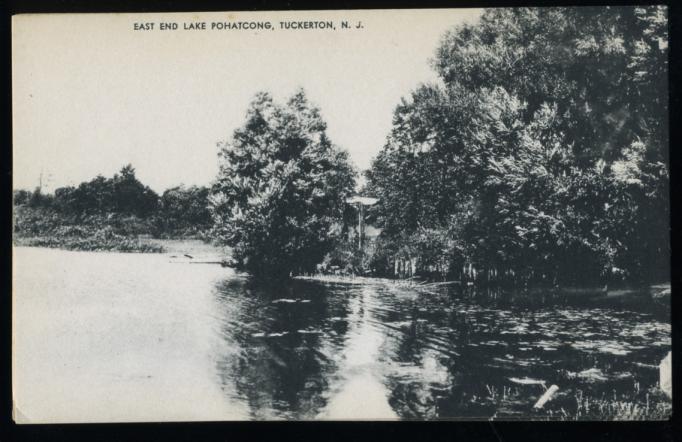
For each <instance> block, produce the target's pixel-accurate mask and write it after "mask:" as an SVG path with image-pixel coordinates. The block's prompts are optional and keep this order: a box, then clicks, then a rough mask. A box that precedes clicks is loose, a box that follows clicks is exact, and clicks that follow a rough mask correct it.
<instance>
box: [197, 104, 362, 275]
mask: <svg viewBox="0 0 682 442" xmlns="http://www.w3.org/2000/svg"><path fill="white" fill-rule="evenodd" d="M219 146H220V148H221V149H220V153H219V158H220V170H219V174H218V178H217V180H216V182H215V184H214V185H213V188H212V194H211V197H210V199H211V210H212V213H213V217H214V222H215V224H214V226H215V227H214V233H215V235H216V237H217V239H218V240H219V241H221V242H222V243H224V244H226V245H229V246H231V247H232V249H233V255H234V258H235V259H236V260H237V263H238V264H239V265H240V267H242V268H243V269H245V270H247V271H249V272H251V273H252V274H257V275H259V276H263V277H271V278H277V277H282V276H286V275H288V274H290V273H291V272H303V271H312V270H314V267H315V264H317V263H319V262H320V261H321V260H322V258H323V257H324V255H325V253H326V252H327V251H328V250H330V248H331V247H332V245H333V243H334V241H335V240H336V239H337V238H338V236H339V235H340V232H341V219H342V216H343V208H344V201H345V198H346V196H348V195H349V194H350V192H352V190H353V187H354V180H355V173H354V171H353V169H352V167H351V164H350V162H349V159H348V155H347V153H346V152H345V151H343V150H341V149H339V148H337V147H336V146H334V145H333V144H332V143H331V141H330V140H329V138H328V137H327V134H326V124H325V122H324V121H323V120H322V117H321V116H320V113H319V110H318V109H317V108H316V107H314V106H312V105H311V104H310V103H309V102H308V100H307V98H306V96H305V93H304V92H303V91H302V90H300V91H298V92H297V93H296V94H294V95H293V96H292V97H291V98H290V99H289V100H288V101H287V103H286V104H285V105H278V104H276V103H275V102H274V101H273V99H272V97H271V96H270V95H269V94H267V93H259V94H257V95H256V97H255V98H254V100H253V101H252V103H251V105H250V106H249V109H248V111H247V117H246V122H245V123H244V125H243V126H242V127H241V128H239V129H237V130H236V131H235V132H234V134H233V136H232V138H231V139H230V140H229V141H228V142H226V143H221V144H219Z"/></svg>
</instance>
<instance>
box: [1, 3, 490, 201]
mask: <svg viewBox="0 0 682 442" xmlns="http://www.w3.org/2000/svg"><path fill="white" fill-rule="evenodd" d="M480 14H481V10H476V9H441V10H401V11H398V10H394V11H300V12H239V13H220V12H215V13H214V12H211V13H199V14H191V13H181V14H99V15H97V14H63V15H23V16H15V17H14V21H13V29H12V34H13V42H12V45H13V60H12V69H13V89H12V93H13V180H14V188H26V189H32V188H35V187H36V186H37V185H38V183H39V182H40V177H41V174H42V182H43V186H44V187H43V188H44V190H45V191H47V192H50V191H53V190H54V189H55V188H58V187H61V186H65V185H77V184H78V183H80V182H81V181H85V180H89V179H92V178H93V177H95V176H96V175H98V174H102V175H104V176H112V175H113V174H114V173H115V172H116V171H118V170H119V169H120V168H121V167H122V166H123V165H125V164H128V163H131V164H132V165H133V167H135V169H136V173H137V176H138V178H139V179H140V180H141V181H142V182H143V183H145V184H147V185H149V186H150V187H151V188H152V189H154V190H155V191H157V192H162V191H163V190H165V189H167V188H169V187H173V186H176V185H179V184H185V185H193V184H196V185H208V184H210V183H211V181H212V180H213V179H214V178H215V175H216V173H217V152H218V147H217V143H218V142H219V141H222V140H227V139H229V138H230V136H231V134H232V133H233V131H234V130H235V129H236V128H238V127H240V126H241V125H242V124H243V123H244V121H245V113H246V109H247V106H248V104H249V102H250V100H251V99H252V98H253V96H254V95H255V93H256V92H259V91H268V92H270V93H271V94H272V95H273V96H274V98H275V99H276V100H278V101H280V102H281V101H284V100H285V99H286V98H287V97H288V96H290V95H291V94H293V93H294V92H295V91H296V89H297V88H299V87H302V88H303V89H304V90H305V91H306V93H307V95H308V98H309V100H310V101H311V102H312V103H313V104H315V105H316V106H318V107H319V108H320V111H321V114H322V116H323V118H324V119H325V121H326V122H327V125H328V129H327V133H328V135H329V137H330V138H331V140H332V141H333V142H334V143H335V144H337V145H338V146H340V147H342V148H343V149H346V150H347V151H348V152H349V153H350V156H351V159H352V161H353V163H354V164H355V166H356V167H357V168H358V170H364V169H366V168H368V167H369V166H370V164H371V160H372V158H373V157H374V156H375V155H376V154H377V153H378V152H379V150H380V149H381V147H382V146H383V145H384V142H385V139H386V135H387V134H388V132H389V130H390V127H391V120H392V115H393V110H394V108H395V106H396V105H397V104H398V103H399V102H400V99H401V97H403V96H408V95H409V93H410V91H411V90H413V89H414V88H416V87H417V86H418V85H419V84H421V83H423V82H429V81H435V80H436V79H437V77H436V74H435V72H434V71H433V69H432V68H431V66H430V63H429V60H430V59H431V58H432V57H433V56H434V53H435V52H434V51H435V49H436V47H437V45H438V42H439V40H440V38H441V37H442V35H443V33H444V32H445V31H446V30H448V29H450V28H451V27H453V26H455V25H457V24H459V23H462V22H463V21H467V22H474V21H475V20H477V19H478V17H479V16H480ZM315 20H324V21H332V22H333V23H334V26H335V27H336V29H335V30H329V29H307V30H283V29H280V25H279V23H280V22H283V21H287V22H288V21H315ZM343 20H345V21H347V22H348V23H349V24H350V25H351V29H341V21H343ZM239 21H269V22H271V23H272V24H273V25H274V29H273V30H215V29H213V30H212V29H210V28H211V23H213V22H239ZM358 21H360V22H361V23H362V28H359V29H358V28H355V26H356V24H357V22H358ZM160 22H167V23H171V22H172V23H177V25H178V29H177V30H160V29H159V23H160ZM201 22H205V23H206V28H207V29H206V30H201V29H187V30H186V29H184V27H185V24H186V23H201ZM136 23H138V24H141V23H154V29H152V30H135V24H136Z"/></svg>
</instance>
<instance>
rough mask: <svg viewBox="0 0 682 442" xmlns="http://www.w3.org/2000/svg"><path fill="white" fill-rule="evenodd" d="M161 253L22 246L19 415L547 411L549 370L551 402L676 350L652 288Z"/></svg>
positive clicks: (16, 366)
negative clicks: (350, 271)
mask: <svg viewBox="0 0 682 442" xmlns="http://www.w3.org/2000/svg"><path fill="white" fill-rule="evenodd" d="M169 261H171V260H170V258H169V255H166V254H120V253H92V252H69V251H63V250H56V249H41V248H24V247H15V248H14V264H13V265H14V272H15V274H14V279H13V281H14V282H13V286H14V287H13V291H14V294H13V296H14V297H13V315H14V316H13V318H14V324H13V330H14V335H13V385H14V399H15V406H16V415H17V419H18V420H20V421H32V422H36V421H42V422H95V421H157V420H182V421H190V420H238V419H315V418H320V419H356V418H371V419H391V418H417V419H435V418H489V417H492V416H496V417H498V418H509V419H513V418H523V417H539V416H542V415H543V412H538V411H533V410H532V406H533V404H534V402H535V401H536V400H537V398H538V397H539V396H540V395H541V394H542V393H543V391H544V388H543V387H542V386H541V385H539V382H540V381H542V382H544V383H545V385H546V386H547V387H548V386H550V385H552V384H556V385H558V386H559V387H560V389H559V393H557V395H556V396H555V398H554V399H553V400H552V401H550V403H549V404H548V406H547V409H552V407H553V408H554V409H557V408H558V407H564V406H565V407H570V406H571V404H575V395H576V394H578V391H581V392H582V393H581V394H587V395H593V396H595V397H600V396H604V395H613V394H619V392H622V391H628V392H632V391H633V390H637V391H640V390H641V391H642V392H644V391H646V390H647V389H648V388H651V387H653V386H655V385H656V383H657V381H658V367H657V364H658V362H659V361H660V360H661V358H663V357H664V356H665V355H666V354H667V352H668V351H669V350H670V347H671V339H670V320H669V314H670V312H669V310H668V309H660V308H657V307H655V306H654V304H653V303H651V302H650V301H647V302H639V303H635V304H630V303H628V302H620V301H619V302H617V303H614V302H607V303H592V302H590V301H584V302H581V303H578V304H576V303H573V304H571V303H567V302H563V301H556V300H554V301H551V300H538V301H534V302H530V301H529V300H523V299H516V300H510V299H505V298H503V297H499V296H498V297H495V296H488V295H485V294H473V293H466V292H460V291H458V290H456V289H452V290H449V291H443V292H442V293H439V294H428V295H426V294H422V295H419V294H417V293H414V292H413V291H410V290H405V289H397V288H391V287H388V286H386V285H381V284H364V285H363V284H329V283H320V282H312V281H300V280H296V281H291V282H290V283H287V284H280V285H277V286H270V287H263V286H259V285H258V284H255V283H253V282H252V281H250V280H249V279H248V278H246V277H245V276H243V275H238V274H236V273H235V272H234V271H233V270H231V269H229V268H222V267H220V266H218V265H209V264H195V265H191V264H179V263H171V262H169ZM642 394H644V393H642Z"/></svg>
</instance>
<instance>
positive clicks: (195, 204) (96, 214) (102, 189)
mask: <svg viewBox="0 0 682 442" xmlns="http://www.w3.org/2000/svg"><path fill="white" fill-rule="evenodd" d="M208 192H209V190H208V188H207V187H198V186H190V187H184V186H177V187H173V188H170V189H168V190H166V191H165V192H163V194H161V195H158V194H157V193H156V192H154V191H153V190H152V189H150V188H149V186H146V185H144V184H142V183H141V182H140V181H139V179H138V178H137V177H136V176H135V169H134V168H133V167H132V166H131V165H126V166H124V167H123V168H121V170H120V171H119V172H118V173H116V174H114V176H113V177H111V178H106V177H104V176H101V175H99V176H97V177H95V178H93V179H92V180H90V181H85V182H82V183H80V184H79V185H78V186H67V187H60V188H58V189H56V190H55V192H54V194H45V193H43V192H42V191H41V189H40V188H36V189H35V190H34V191H33V192H31V191H27V190H16V191H15V192H14V205H15V206H24V207H25V208H28V209H40V210H43V212H45V211H47V212H48V213H47V214H45V213H43V215H47V216H50V217H52V218H53V219H52V220H45V221H46V222H48V221H49V223H48V224H49V225H51V226H55V225H59V224H88V223H94V222H97V223H100V224H101V223H102V222H104V223H106V220H109V224H116V223H118V224H121V223H123V224H125V225H126V226H125V228H121V229H120V233H122V234H140V233H145V234H152V235H154V236H159V237H168V236H186V235H189V234H197V233H200V232H205V231H207V230H208V229H210V227H211V226H212V219H211V214H210V212H209V210H208ZM19 213H27V212H25V211H24V212H19ZM43 219H44V216H43ZM39 220H40V218H38V217H36V218H35V221H34V222H33V224H35V223H37V222H40V221H39ZM103 220H104V221H103ZM30 227H31V226H26V225H25V223H24V228H25V229H26V228H30ZM36 230H37V231H40V230H41V229H36ZM43 230H44V229H43Z"/></svg>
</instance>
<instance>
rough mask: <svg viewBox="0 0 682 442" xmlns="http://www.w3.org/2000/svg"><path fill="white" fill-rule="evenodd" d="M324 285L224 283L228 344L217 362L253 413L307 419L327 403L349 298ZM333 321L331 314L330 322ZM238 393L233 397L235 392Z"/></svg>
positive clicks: (224, 380) (224, 378)
mask: <svg viewBox="0 0 682 442" xmlns="http://www.w3.org/2000/svg"><path fill="white" fill-rule="evenodd" d="M328 291H329V290H328V289H326V288H325V287H324V286H316V285H311V284H304V283H301V282H299V281H290V282H288V283H286V284H282V285H278V286H265V285H259V284H256V283H254V282H253V281H250V280H248V279H239V280H234V279H233V280H228V281H225V282H223V283H222V284H221V285H220V287H219V289H218V292H217V296H218V300H219V304H220V305H222V306H224V308H225V310H224V312H223V314H225V321H224V323H223V327H222V335H223V337H224V339H225V342H226V346H227V347H231V348H232V349H233V350H232V351H224V352H223V356H222V358H221V359H219V361H218V364H217V366H218V370H219V375H220V377H221V383H222V384H223V386H224V389H228V390H230V389H231V385H234V390H235V392H236V394H237V395H238V397H239V398H241V399H242V400H244V401H245V402H246V403H247V404H248V407H249V410H250V413H251V415H252V418H254V419H277V418H286V419H309V418H313V417H315V416H316V415H317V414H318V412H319V410H320V409H322V408H323V407H324V406H325V404H326V391H327V389H328V387H329V380H330V379H331V378H332V377H333V373H334V371H335V370H336V367H335V360H334V358H333V357H332V356H331V354H332V353H333V352H335V351H336V350H335V348H336V347H338V346H339V345H338V343H339V342H341V340H342V339H343V336H344V334H345V331H346V327H345V324H344V323H343V321H338V320H335V319H336V318H345V317H346V316H347V308H348V307H347V304H348V300H347V298H346V297H344V296H330V293H327V292H328ZM330 319H332V320H330ZM232 399H235V398H232Z"/></svg>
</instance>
